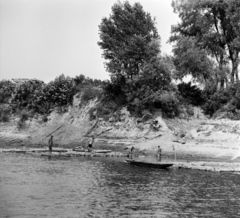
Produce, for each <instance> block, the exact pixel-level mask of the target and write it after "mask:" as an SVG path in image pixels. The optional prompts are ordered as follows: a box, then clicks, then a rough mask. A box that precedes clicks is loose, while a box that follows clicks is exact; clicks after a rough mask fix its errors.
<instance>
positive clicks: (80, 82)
mask: <svg viewBox="0 0 240 218" xmlns="http://www.w3.org/2000/svg"><path fill="white" fill-rule="evenodd" d="M73 84H74V87H73V89H74V91H73V92H74V94H76V93H78V92H82V91H83V90H84V89H85V87H89V86H102V85H103V82H102V81H101V80H98V79H91V78H89V77H85V76H84V75H82V74H80V75H79V76H76V77H75V78H73Z"/></svg>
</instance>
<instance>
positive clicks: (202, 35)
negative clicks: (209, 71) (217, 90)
mask: <svg viewBox="0 0 240 218" xmlns="http://www.w3.org/2000/svg"><path fill="white" fill-rule="evenodd" d="M173 7H174V10H175V12H177V13H178V14H179V17H180V18H181V23H179V24H178V25H176V26H174V27H173V28H172V33H173V35H174V37H173V38H172V40H178V39H179V38H180V36H185V37H194V40H196V45H197V46H199V47H201V48H204V49H206V51H208V53H209V54H211V55H212V56H213V57H215V58H216V61H217V62H218V64H219V75H218V79H219V81H220V82H221V84H222V86H223V85H224V81H226V74H225V72H224V69H225V67H224V66H225V65H226V64H227V63H228V61H229V60H230V61H231V63H232V72H231V82H234V81H235V80H238V76H237V67H238V55H239V51H240V46H239V41H240V40H239V37H238V35H239V34H238V33H239V28H240V27H239V24H238V21H239V19H238V18H239V3H238V1H237V0H215V1H212V0H199V1H193V0H173Z"/></svg>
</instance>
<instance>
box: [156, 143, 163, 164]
mask: <svg viewBox="0 0 240 218" xmlns="http://www.w3.org/2000/svg"><path fill="white" fill-rule="evenodd" d="M157 159H158V161H161V160H162V149H161V147H160V146H158V151H157Z"/></svg>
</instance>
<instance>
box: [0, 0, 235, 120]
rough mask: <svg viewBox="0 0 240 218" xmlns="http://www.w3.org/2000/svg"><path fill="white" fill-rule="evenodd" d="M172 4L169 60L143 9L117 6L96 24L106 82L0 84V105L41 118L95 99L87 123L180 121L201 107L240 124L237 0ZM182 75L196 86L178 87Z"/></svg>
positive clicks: (62, 80)
mask: <svg viewBox="0 0 240 218" xmlns="http://www.w3.org/2000/svg"><path fill="white" fill-rule="evenodd" d="M172 6H173V9H174V11H175V12H176V13H177V14H178V15H179V17H180V22H179V23H178V24H177V25H175V26H172V33H171V37H170V39H169V42H171V43H173V55H172V56H170V55H169V56H168V55H162V54H161V37H160V36H159V34H158V31H157V28H156V20H155V19H153V18H152V17H151V15H150V14H149V13H148V12H145V11H144V9H143V7H142V5H141V4H139V3H135V4H133V5H131V4H130V3H129V2H128V1H125V2H117V3H115V4H114V5H113V7H112V12H111V14H110V15H109V17H104V18H103V19H102V21H101V23H100V25H99V36H100V41H99V42H98V45H99V46H100V48H101V49H102V51H103V54H102V55H103V57H104V58H105V67H106V70H107V71H108V73H109V75H110V80H108V81H100V80H92V79H89V78H86V77H84V76H83V75H80V76H77V77H75V78H69V77H65V76H64V75H62V76H60V77H58V78H56V79H55V80H54V81H52V82H50V83H48V84H44V83H43V82H41V81H36V80H34V81H29V82H26V83H23V84H22V85H20V86H18V87H16V86H15V85H14V84H13V83H11V82H10V81H1V82H0V103H7V102H8V103H10V105H11V111H12V112H14V113H16V112H17V110H22V109H27V110H29V111H33V112H35V113H39V114H47V113H50V112H51V111H52V110H53V109H58V110H60V111H64V108H66V107H67V106H68V105H71V103H72V100H73V96H74V95H76V94H77V93H80V94H81V96H82V102H86V101H88V100H90V99H94V98H99V101H98V102H99V103H98V105H96V107H95V108H92V109H91V111H90V115H91V117H92V118H94V117H96V116H98V117H99V116H104V117H107V118H109V117H111V116H112V114H117V113H116V112H117V111H119V110H120V109H121V108H122V107H127V108H128V110H129V111H130V112H131V113H132V115H134V116H144V115H146V114H153V113H155V112H159V111H161V112H162V114H163V116H165V117H170V118H172V117H178V116H180V117H181V116H182V115H191V114H192V113H193V110H192V106H199V107H202V109H203V111H204V112H205V114H207V115H209V116H210V117H212V116H215V115H216V114H219V113H221V116H222V117H227V118H231V119H239V118H240V83H239V77H238V65H239V52H240V25H239V20H240V2H239V1H238V0H215V1H212V0H199V1H192V0H173V1H172ZM166 19H167V18H166ZM186 76H188V77H190V78H191V79H192V81H193V82H194V84H195V85H193V84H192V83H184V82H183V81H184V78H185V77H186ZM80 94H78V95H79V96H80ZM119 119H120V118H119Z"/></svg>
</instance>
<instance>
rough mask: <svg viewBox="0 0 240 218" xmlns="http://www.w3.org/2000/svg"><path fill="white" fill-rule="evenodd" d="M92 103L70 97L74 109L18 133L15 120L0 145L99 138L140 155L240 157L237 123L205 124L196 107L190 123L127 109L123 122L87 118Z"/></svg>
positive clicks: (0, 128)
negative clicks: (138, 116)
mask: <svg viewBox="0 0 240 218" xmlns="http://www.w3.org/2000/svg"><path fill="white" fill-rule="evenodd" d="M95 104H96V101H95V100H93V101H90V102H89V103H88V104H87V105H85V106H81V107H80V106H79V105H80V100H79V99H78V98H75V99H74V103H73V106H72V107H69V109H68V111H67V112H66V113H64V114H57V113H56V112H53V113H52V114H51V115H50V116H49V117H48V122H46V123H43V122H42V121H41V119H40V118H36V117H35V118H34V119H32V120H30V121H28V122H27V128H25V129H24V130H21V131H19V130H18V129H17V128H16V122H17V120H13V121H12V122H11V123H9V124H7V125H6V124H1V125H0V142H1V143H0V144H1V146H2V147H9V146H19V145H21V146H27V145H31V146H37V147H41V146H46V145H47V140H48V137H47V136H49V134H50V133H52V132H53V135H54V143H55V145H56V144H57V145H58V146H59V147H69V148H71V147H74V146H79V145H83V146H84V145H87V143H88V141H89V137H90V136H92V135H95V136H97V138H96V146H102V147H104V146H112V147H113V146H117V145H118V147H122V148H126V147H128V146H134V147H135V148H138V149H139V150H140V151H144V152H148V153H155V152H156V150H157V146H158V145H161V147H162V149H163V153H164V154H169V155H172V154H174V153H175V152H176V153H177V156H178V157H179V156H185V157H188V156H189V157H190V156H191V155H194V156H196V155H197V156H208V157H211V158H225V159H226V160H231V159H234V160H237V159H238V156H240V149H239V148H240V139H239V133H240V121H230V120H209V119H207V118H206V117H204V116H203V114H202V113H201V111H200V110H199V109H197V108H196V109H195V111H194V116H193V117H191V118H188V119H162V118H161V116H156V117H153V118H151V119H148V120H141V119H136V118H133V117H130V114H129V112H128V111H127V110H126V109H123V110H122V111H121V116H120V117H121V121H118V122H116V121H114V119H110V120H109V121H104V120H103V119H101V118H99V119H95V120H92V121H90V120H89V113H88V112H89V110H90V109H91V108H92V107H93V106H94V105H95Z"/></svg>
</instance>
